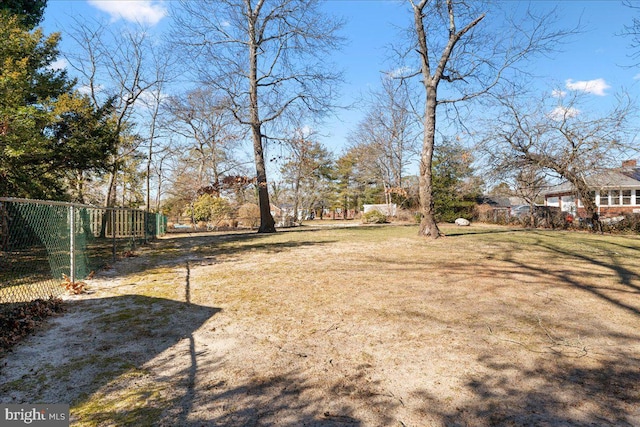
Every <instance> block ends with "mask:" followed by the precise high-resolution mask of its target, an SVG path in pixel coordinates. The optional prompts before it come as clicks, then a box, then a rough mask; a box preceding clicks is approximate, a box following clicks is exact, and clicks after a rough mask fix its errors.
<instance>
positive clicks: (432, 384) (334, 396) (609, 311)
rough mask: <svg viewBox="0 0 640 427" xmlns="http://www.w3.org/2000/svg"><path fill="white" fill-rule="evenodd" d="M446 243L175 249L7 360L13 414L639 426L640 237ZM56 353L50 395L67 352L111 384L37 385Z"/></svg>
mask: <svg viewBox="0 0 640 427" xmlns="http://www.w3.org/2000/svg"><path fill="white" fill-rule="evenodd" d="M347 225H348V224H347ZM443 229H444V231H445V233H446V234H447V237H446V238H443V239H439V240H437V241H426V240H422V239H420V238H418V237H417V236H416V233H417V229H416V228H415V227H413V226H404V227H398V226H376V227H373V226H372V227H346V228H339V229H330V228H327V227H303V228H299V229H293V230H290V231H286V232H281V233H277V234H275V235H256V234H246V233H245V234H243V233H236V234H220V233H212V234H211V235H206V236H205V235H199V236H198V237H172V238H167V239H165V240H163V241H161V242H160V243H158V244H156V246H155V247H154V248H153V249H151V250H149V251H147V252H142V253H141V256H140V257H137V258H135V259H129V260H125V261H123V263H122V264H119V265H117V266H116V267H115V269H114V270H112V271H108V272H105V273H103V274H102V278H98V279H95V280H94V281H93V283H89V286H90V289H93V292H94V293H93V294H89V295H81V296H76V297H73V299H75V300H76V301H77V302H76V303H75V306H76V307H77V308H76V311H75V312H74V308H73V307H74V304H70V306H71V308H70V314H67V315H66V316H64V317H63V318H61V319H56V321H55V322H56V323H55V324H54V325H53V326H52V328H51V329H50V330H49V331H47V333H45V334H44V335H43V336H42V337H40V338H39V339H40V341H35V342H30V341H27V342H26V343H25V345H24V346H21V347H20V348H18V349H17V350H16V354H15V357H16V358H12V357H9V358H7V360H5V362H6V363H7V367H6V368H5V371H4V372H3V374H2V377H0V382H4V383H7V384H10V386H9V387H7V386H5V387H4V388H3V390H2V391H3V395H6V396H8V397H7V398H6V399H5V398H2V401H3V402H4V401H14V402H15V401H16V400H24V401H29V399H32V398H34V396H37V397H38V398H39V399H40V400H41V401H49V400H54V399H58V400H57V401H60V402H61V403H64V402H67V403H71V404H72V411H71V412H72V417H73V420H74V423H73V424H74V425H113V424H118V422H121V421H122V420H126V422H127V423H128V424H131V423H133V424H136V425H167V426H174V425H188V426H192V425H193V426H195V425H232V426H233V425H237V426H241V425H280V426H298V425H327V426H337V425H362V426H380V425H406V426H409V425H412V426H425V425H427V426H432V425H433V426H439V425H453V426H458V425H459V426H463V425H473V426H489V425H577V426H584V425H638V424H640V410H639V409H638V408H640V387H639V386H638V384H640V369H639V368H638V366H640V344H639V343H640V332H638V331H640V298H639V294H640V263H638V254H639V251H640V239H639V238H638V237H629V236H627V237H624V236H606V235H605V236H601V235H592V234H582V233H570V232H547V231H526V230H511V229H509V228H500V227H483V226H473V227H470V228H454V227H448V226H445V227H443ZM65 318H66V319H67V320H69V319H71V320H73V321H74V322H79V321H82V322H85V323H84V324H87V325H90V330H91V333H90V334H88V335H87V336H86V337H78V336H76V335H71V334H72V330H71V329H69V330H68V331H67V332H65V327H66V326H68V324H65V323H64V321H63V319H65ZM65 325H66V326H65ZM54 338H55V339H58V340H66V342H67V346H66V348H67V350H65V349H62V350H59V351H58V353H59V355H60V356H61V358H60V361H59V362H58V363H54V364H53V365H54V367H53V368H51V369H52V371H53V372H52V373H51V375H50V378H53V377H55V372H56V371H58V372H59V371H60V370H63V371H64V370H65V369H66V370H67V371H68V370H69V369H70V365H69V364H68V363H65V360H70V358H69V357H68V356H69V355H68V352H70V351H71V349H74V351H77V350H80V351H81V352H83V354H90V355H95V357H96V358H98V359H99V360H96V359H95V358H93V359H91V366H98V367H99V369H97V371H95V372H93V373H91V371H89V370H88V366H82V367H76V366H75V365H74V370H77V371H78V372H82V377H83V378H85V379H84V380H81V379H80V378H75V377H74V375H67V376H65V377H64V378H67V379H66V380H65V381H66V383H64V384H54V383H53V382H52V381H51V380H46V379H44V380H43V379H42V378H41V377H39V379H38V384H39V385H38V386H36V383H35V380H34V382H32V383H29V382H28V374H26V375H27V378H26V379H25V377H24V375H25V372H28V371H27V368H28V367H29V366H28V365H26V364H24V363H22V362H18V359H17V358H18V357H19V356H20V352H21V351H24V352H28V353H30V354H31V355H33V353H34V349H35V351H38V350H42V351H43V352H44V351H45V349H47V348H49V347H47V345H51V346H53V345H54V344H53V343H52V340H53V339H54ZM47 343H49V344H47ZM58 345H60V344H58ZM74 345H75V346H76V347H74ZM65 351H66V352H67V353H65ZM51 354H52V352H51V351H49V352H48V356H49V357H51ZM65 354H66V355H67V359H65V358H64V356H65ZM32 360H33V362H32V363H33V364H36V365H37V364H38V363H42V364H45V363H47V362H46V361H48V360H49V359H46V358H45V357H44V356H42V357H40V359H39V358H38V357H36V358H32ZM39 360H40V361H39ZM73 360H75V359H73ZM123 360H126V361H127V362H128V364H127V365H123ZM48 363H50V362H48ZM49 366H50V365H49ZM31 367H33V366H31ZM36 372H42V371H41V370H38V369H37V368H36ZM65 372H66V371H65ZM60 377H61V376H60V375H58V376H57V377H56V378H60ZM74 378H75V379H74ZM87 378H88V379H87ZM91 378H93V379H94V380H91ZM25 381H26V382H25ZM43 384H44V385H43ZM78 384H79V385H78ZM83 384H84V385H83ZM70 385H74V387H70ZM75 386H77V387H75ZM61 390H62V391H61ZM65 390H66V391H65ZM36 391H37V393H36ZM11 396H13V398H12V397H11ZM129 397H130V398H129ZM129 401H130V402H131V403H130V404H129V406H127V405H128V404H127V402H129ZM74 414H75V415H74ZM110 414H111V415H110Z"/></svg>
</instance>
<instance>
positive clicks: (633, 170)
mask: <svg viewBox="0 0 640 427" xmlns="http://www.w3.org/2000/svg"><path fill="white" fill-rule="evenodd" d="M586 181H587V184H588V185H589V187H590V188H591V189H592V191H593V194H594V196H595V201H596V206H597V208H598V210H597V212H598V215H600V217H602V218H610V217H615V216H620V215H625V214H632V213H639V214H640V168H639V167H638V165H637V161H636V160H627V161H624V162H622V167H620V168H616V169H608V170H605V171H603V172H601V173H597V174H594V175H592V176H590V177H587V178H586ZM544 204H545V206H555V207H559V208H560V210H561V211H564V212H570V213H572V214H573V215H577V216H580V217H584V216H586V212H585V210H584V207H583V205H582V202H581V201H580V199H579V198H578V197H577V196H576V192H575V190H574V188H573V185H572V184H571V183H569V182H565V183H563V184H560V185H557V186H554V187H551V188H549V190H547V191H546V192H545V193H544Z"/></svg>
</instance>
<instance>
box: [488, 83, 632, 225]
mask: <svg viewBox="0 0 640 427" xmlns="http://www.w3.org/2000/svg"><path fill="white" fill-rule="evenodd" d="M555 93H558V91H555ZM550 100H553V98H552V97H549V96H543V97H542V98H541V99H540V100H539V101H537V102H536V101H535V100H532V99H531V98H520V99H518V98H516V97H514V96H511V97H509V96H502V97H500V99H499V101H500V104H501V105H502V108H503V110H502V114H500V115H498V117H496V118H494V119H493V120H492V123H493V126H492V127H490V128H489V127H488V129H491V132H490V133H489V135H488V136H487V137H486V141H485V149H486V150H485V151H486V152H487V153H489V158H490V164H492V165H493V167H494V168H495V169H496V170H501V171H505V172H506V173H509V172H510V173H514V172H515V173H516V174H517V173H522V172H523V171H527V170H529V169H530V168H533V169H534V170H539V171H543V172H545V173H546V174H547V175H548V176H552V177H555V178H558V177H560V178H563V179H565V180H567V181H569V182H570V183H571V184H572V186H573V188H574V189H575V191H576V195H577V196H578V198H579V199H580V200H581V202H582V204H583V206H584V208H585V211H586V212H587V215H588V216H589V217H591V218H592V219H593V220H594V224H596V225H597V224H598V222H597V221H595V219H597V215H596V214H597V208H596V204H595V196H594V194H593V190H594V188H593V186H592V183H591V182H590V180H591V178H592V177H593V176H594V175H595V174H597V173H598V172H601V171H602V170H603V169H605V168H609V167H611V166H612V165H614V164H616V163H619V161H620V159H621V158H625V157H627V156H628V154H629V153H630V152H631V151H633V150H635V151H636V152H637V147H634V143H633V139H632V133H631V132H632V128H631V127H630V122H631V121H632V118H633V111H634V106H633V103H632V102H631V100H630V99H629V97H627V96H622V97H619V99H618V102H617V103H616V104H615V106H614V107H613V109H612V110H611V111H608V112H605V113H601V114H599V113H590V112H589V111H588V110H586V109H585V108H582V104H581V103H580V101H581V100H583V97H582V96H580V95H579V94H577V93H573V94H569V95H566V98H564V99H561V100H560V103H559V104H555V105H554V102H557V101H555V100H553V101H550Z"/></svg>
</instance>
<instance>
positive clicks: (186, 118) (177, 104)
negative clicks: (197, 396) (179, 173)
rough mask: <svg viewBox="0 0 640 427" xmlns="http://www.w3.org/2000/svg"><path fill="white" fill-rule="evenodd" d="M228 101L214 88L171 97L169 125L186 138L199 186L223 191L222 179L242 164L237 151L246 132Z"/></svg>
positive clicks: (188, 157) (186, 151)
mask: <svg viewBox="0 0 640 427" xmlns="http://www.w3.org/2000/svg"><path fill="white" fill-rule="evenodd" d="M227 103H228V101H227V100H226V99H224V98H220V97H219V96H216V95H215V94H214V93H213V92H212V91H211V90H210V89H208V88H204V89H195V90H192V91H189V92H187V93H186V94H183V95H180V96H173V97H170V98H169V100H168V101H167V105H166V111H167V113H168V117H167V119H168V122H167V123H166V124H165V126H166V127H167V128H168V129H169V130H170V131H171V132H172V133H173V134H174V135H179V136H181V137H182V138H184V141H183V142H182V144H181V147H182V148H183V153H184V154H186V156H184V161H185V162H192V163H194V164H195V165H196V166H195V168H196V169H197V175H196V176H197V179H196V180H195V181H194V182H193V185H195V186H196V188H195V190H196V191H197V190H200V189H202V188H204V187H211V189H212V190H213V191H214V192H215V193H217V194H219V192H220V180H221V178H222V177H223V176H224V175H227V174H229V173H230V172H232V171H233V170H234V169H237V168H238V163H239V162H238V161H236V160H235V159H234V157H233V151H234V150H235V149H236V148H237V147H238V145H239V141H240V140H241V138H242V132H241V130H240V129H239V128H238V124H237V122H236V121H235V120H234V118H233V116H232V114H231V113H230V112H229V110H228V108H227V105H226V104H227Z"/></svg>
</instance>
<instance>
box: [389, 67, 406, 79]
mask: <svg viewBox="0 0 640 427" xmlns="http://www.w3.org/2000/svg"><path fill="white" fill-rule="evenodd" d="M410 74H412V70H411V68H409V67H407V66H404V67H399V68H396V69H394V70H391V71H389V72H387V73H386V75H387V77H388V78H391V79H397V78H399V77H404V76H408V75H410Z"/></svg>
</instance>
